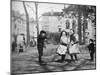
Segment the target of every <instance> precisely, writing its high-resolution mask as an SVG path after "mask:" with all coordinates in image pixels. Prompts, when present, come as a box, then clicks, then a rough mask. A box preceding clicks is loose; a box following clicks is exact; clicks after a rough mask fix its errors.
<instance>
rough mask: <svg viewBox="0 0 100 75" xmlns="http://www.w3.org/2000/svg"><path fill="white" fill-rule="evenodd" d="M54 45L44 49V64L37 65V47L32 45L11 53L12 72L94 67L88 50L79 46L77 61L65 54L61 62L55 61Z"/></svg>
mask: <svg viewBox="0 0 100 75" xmlns="http://www.w3.org/2000/svg"><path fill="white" fill-rule="evenodd" d="M56 47H57V46H56V45H51V44H50V45H48V46H47V48H46V49H44V56H43V60H44V61H45V62H46V64H45V65H39V63H38V54H37V49H36V48H35V47H34V48H33V47H29V48H27V49H26V50H25V51H24V52H23V53H13V54H12V61H13V62H12V67H11V69H12V73H16V74H30V73H39V72H57V71H70V70H83V69H84V70H87V69H95V68H96V65H95V61H93V62H91V61H89V59H90V56H89V52H88V50H85V49H84V48H81V49H80V51H81V53H80V54H78V61H75V62H71V60H70V56H69V55H68V54H66V59H65V61H64V62H63V63H61V62H57V61H56V60H57V59H60V56H57V55H56Z"/></svg>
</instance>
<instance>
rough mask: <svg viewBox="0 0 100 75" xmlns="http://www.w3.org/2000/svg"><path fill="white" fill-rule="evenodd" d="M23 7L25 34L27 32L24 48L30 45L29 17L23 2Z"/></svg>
mask: <svg viewBox="0 0 100 75" xmlns="http://www.w3.org/2000/svg"><path fill="white" fill-rule="evenodd" d="M23 6H24V10H25V14H26V27H27V29H26V32H27V44H26V46H28V45H29V44H30V31H29V15H28V12H27V8H26V6H25V2H23Z"/></svg>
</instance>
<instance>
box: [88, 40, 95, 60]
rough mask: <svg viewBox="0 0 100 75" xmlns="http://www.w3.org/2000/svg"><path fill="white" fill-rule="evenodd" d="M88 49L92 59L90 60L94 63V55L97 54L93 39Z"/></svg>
mask: <svg viewBox="0 0 100 75" xmlns="http://www.w3.org/2000/svg"><path fill="white" fill-rule="evenodd" d="M88 49H89V52H90V57H91V59H90V60H91V61H93V60H94V53H95V46H94V40H93V39H90V40H89V45H88Z"/></svg>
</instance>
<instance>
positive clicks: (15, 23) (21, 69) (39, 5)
mask: <svg viewBox="0 0 100 75" xmlns="http://www.w3.org/2000/svg"><path fill="white" fill-rule="evenodd" d="M10 4H11V8H10V13H11V16H10V21H11V25H10V30H11V31H10V36H11V39H10V47H11V50H10V51H11V74H12V75H21V74H35V73H50V72H64V71H65V72H67V71H80V70H81V71H82V70H96V6H94V5H82V4H80V5H79V4H67V3H53V2H39V1H25V0H11V3H10Z"/></svg>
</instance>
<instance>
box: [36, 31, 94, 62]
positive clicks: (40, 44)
mask: <svg viewBox="0 0 100 75" xmlns="http://www.w3.org/2000/svg"><path fill="white" fill-rule="evenodd" d="M46 39H47V37H46V32H45V31H41V32H40V35H39V36H38V39H37V49H38V54H39V57H38V58H39V63H40V64H42V63H44V62H43V61H42V56H43V48H44V47H45V45H44V42H45V40H46ZM59 40H60V44H59V45H58V47H57V54H58V55H60V56H61V62H63V61H64V60H65V56H66V53H68V54H69V55H70V57H71V60H78V59H77V54H79V53H80V50H79V43H78V37H77V35H76V34H75V33H74V32H73V31H72V30H71V33H68V32H66V31H62V32H61V35H60V39H59ZM89 42H90V43H89V45H88V46H87V48H88V49H89V52H90V58H91V59H90V60H91V61H93V60H94V53H95V45H94V40H92V39H90V40H89ZM74 58H75V59H74Z"/></svg>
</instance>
